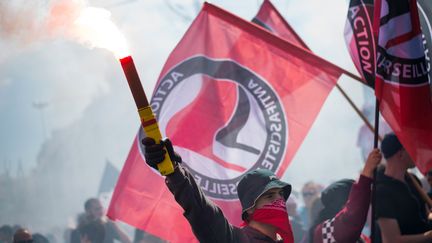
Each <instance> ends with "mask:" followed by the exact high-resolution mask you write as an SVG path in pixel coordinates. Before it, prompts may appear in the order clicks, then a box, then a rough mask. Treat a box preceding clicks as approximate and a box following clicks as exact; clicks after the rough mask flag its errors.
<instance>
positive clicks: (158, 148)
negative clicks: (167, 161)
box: [141, 137, 182, 170]
mask: <svg viewBox="0 0 432 243" xmlns="http://www.w3.org/2000/svg"><path fill="white" fill-rule="evenodd" d="M141 142H142V144H143V145H144V157H145V159H146V163H147V164H148V165H149V166H150V167H152V168H154V169H156V170H157V164H159V163H160V162H162V161H163V160H164V158H165V153H166V151H165V150H164V147H165V148H166V150H167V151H168V155H169V157H170V158H171V161H172V163H173V166H174V167H175V166H176V165H177V164H178V163H181V162H182V158H181V157H180V155H178V154H177V153H176V152H174V148H173V146H172V143H171V141H170V140H169V139H168V138H166V139H164V140H162V141H161V142H160V144H156V142H155V140H154V139H153V138H149V137H146V138H144V139H143V140H141Z"/></svg>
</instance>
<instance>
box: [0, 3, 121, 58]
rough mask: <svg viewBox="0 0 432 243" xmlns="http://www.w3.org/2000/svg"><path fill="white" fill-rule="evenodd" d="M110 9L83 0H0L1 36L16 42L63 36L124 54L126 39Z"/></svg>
mask: <svg viewBox="0 0 432 243" xmlns="http://www.w3.org/2000/svg"><path fill="white" fill-rule="evenodd" d="M110 16H111V14H110V12H109V11H107V10H105V9H102V8H95V7H89V6H88V4H87V2H86V1H84V0H52V1H47V0H33V1H25V0H14V1H2V2H0V36H1V37H2V40H3V41H4V40H6V41H8V42H11V43H13V44H14V45H18V46H21V47H22V46H27V45H29V44H32V43H35V42H38V41H43V40H47V39H56V38H66V39H68V40H71V41H76V42H79V43H81V44H84V45H86V46H88V47H91V48H92V47H100V48H105V49H109V50H111V51H113V52H114V53H115V54H116V55H117V56H119V57H122V56H124V55H126V54H127V52H128V50H127V44H126V40H125V38H124V37H123V35H122V34H121V33H120V31H119V30H118V29H117V27H116V26H115V25H114V23H113V22H112V21H111V20H110Z"/></svg>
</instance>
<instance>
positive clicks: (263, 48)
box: [108, 3, 342, 242]
mask: <svg viewBox="0 0 432 243" xmlns="http://www.w3.org/2000/svg"><path fill="white" fill-rule="evenodd" d="M341 73H342V71H341V70H340V69H338V68H337V67H335V66H334V65H331V64H329V63H327V62H325V61H323V60H322V59H320V58H317V57H316V56H314V55H313V54H312V53H310V52H308V51H306V50H304V49H302V48H299V47H298V46H295V45H293V44H291V43H289V42H286V41H285V40H283V39H281V38H278V37H277V36H275V35H272V34H271V33H269V32H268V31H265V30H263V29H262V28H260V27H258V26H256V25H254V24H252V23H250V22H248V21H245V20H243V19H241V18H238V17H236V16H234V15H232V14H231V13H228V12H226V11H224V10H222V9H219V8H217V7H215V6H213V5H211V4H208V3H205V4H204V7H203V9H202V10H201V12H200V13H199V15H198V16H197V18H196V19H195V20H194V22H193V23H192V25H191V26H190V27H189V29H188V31H187V32H186V34H185V35H184V36H183V38H182V39H181V41H180V42H179V43H178V45H177V46H176V48H175V49H174V50H173V52H172V53H171V54H170V56H169V58H168V60H167V61H166V63H165V66H164V67H163V69H162V72H161V75H160V77H159V80H158V82H157V84H156V87H155V90H154V93H153V97H152V100H151V106H152V108H153V111H154V112H155V114H156V116H157V118H158V121H159V127H160V129H161V132H162V134H163V135H165V136H167V137H169V138H170V139H171V141H172V142H173V145H174V148H175V150H176V151H177V152H178V153H179V154H180V155H181V156H182V158H183V160H184V162H183V164H182V165H183V166H185V167H187V168H188V169H189V170H190V171H191V172H192V174H193V175H194V178H195V180H196V181H197V183H198V184H199V185H200V187H201V188H202V190H203V191H204V192H205V193H206V195H207V196H208V197H209V198H211V199H212V200H213V201H214V202H215V203H216V204H217V205H218V206H219V207H220V208H221V209H222V211H223V213H224V215H225V216H226V217H227V219H228V220H229V221H230V222H231V223H233V224H234V225H239V224H240V222H241V207H240V204H239V202H238V198H237V192H236V185H237V183H238V181H239V180H240V178H241V176H242V175H243V174H244V173H245V172H248V171H250V170H255V169H258V168H267V169H269V170H271V171H273V172H274V173H275V174H276V175H277V176H279V177H280V176H282V175H283V174H284V172H285V170H286V169H287V167H288V165H289V163H290V162H291V160H292V158H293V156H294V154H295V153H296V151H297V149H298V148H299V146H300V144H301V143H302V141H303V139H304V138H305V136H306V134H307V132H308V131H309V129H310V127H311V126H312V123H313V122H314V120H315V118H316V116H317V115H318V113H319V111H320V109H321V107H322V105H323V103H324V101H325V100H326V98H327V96H328V94H329V92H330V91H331V90H332V88H333V87H334V85H335V84H336V81H337V79H338V78H339V76H340V75H341ZM143 136H144V134H143V132H142V129H140V132H139V133H138V135H137V137H136V139H135V140H134V142H133V145H132V148H131V150H130V153H129V156H128V158H127V160H126V162H125V165H124V167H123V170H122V172H121V174H120V178H119V180H118V183H117V186H116V189H115V191H114V195H113V197H112V200H111V204H110V207H109V210H108V216H109V217H110V218H112V219H119V220H122V221H124V222H126V223H128V224H130V225H133V226H135V227H137V228H140V229H142V230H144V231H146V232H148V233H151V234H154V235H156V236H158V237H160V238H163V239H165V240H168V241H172V242H190V241H196V239H195V237H194V236H193V234H192V231H191V228H190V226H189V224H188V222H187V221H186V219H185V218H184V217H183V216H182V212H183V210H182V209H181V208H180V206H178V205H177V203H176V202H175V200H174V198H173V196H172V195H171V193H170V192H169V191H168V189H167V188H166V185H165V183H164V178H163V177H162V176H160V174H159V173H158V172H157V171H155V170H153V169H151V168H150V167H148V166H147V165H145V162H144V156H143V148H142V146H141V143H140V140H141V139H142V138H143Z"/></svg>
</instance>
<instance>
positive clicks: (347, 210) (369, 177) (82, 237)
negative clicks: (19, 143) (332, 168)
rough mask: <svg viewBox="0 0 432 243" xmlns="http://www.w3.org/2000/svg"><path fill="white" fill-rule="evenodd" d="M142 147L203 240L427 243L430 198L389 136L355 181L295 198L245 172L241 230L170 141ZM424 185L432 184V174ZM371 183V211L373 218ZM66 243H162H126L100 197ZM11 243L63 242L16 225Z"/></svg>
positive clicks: (5, 239)
mask: <svg viewBox="0 0 432 243" xmlns="http://www.w3.org/2000/svg"><path fill="white" fill-rule="evenodd" d="M143 145H144V147H145V157H146V162H147V163H148V165H149V166H151V167H153V168H157V164H158V163H160V162H161V161H163V160H164V158H165V156H169V157H170V158H171V161H173V163H174V167H175V170H174V172H173V173H172V174H170V175H167V177H166V183H167V187H168V189H169V190H170V191H171V192H172V194H173V195H174V196H175V199H176V201H177V202H178V204H179V205H180V206H181V207H182V208H183V209H184V211H185V212H184V215H185V217H186V219H187V220H188V221H189V224H190V225H191V227H192V230H193V232H194V234H195V236H196V237H197V239H198V240H199V241H200V242H289V243H291V242H293V243H294V242H295V243H321V242H322V243H327V242H328V243H333V242H342V243H351V242H352V243H357V242H371V238H370V232H371V231H375V234H374V236H375V238H374V239H373V242H383V243H393V242H413V243H415V242H432V223H431V222H432V221H431V219H432V214H431V213H430V209H431V206H432V204H431V203H430V201H429V202H428V200H426V199H427V198H429V197H431V196H432V192H430V191H429V192H426V191H425V190H424V189H422V187H421V182H420V180H419V179H418V178H417V177H416V176H415V175H413V174H411V173H409V172H408V169H410V168H413V167H414V162H413V160H412V159H411V158H410V156H409V154H408V153H407V151H405V149H404V148H403V146H402V144H401V143H400V142H399V140H398V138H397V136H396V135H395V134H393V133H389V134H387V135H386V136H385V137H384V139H383V141H382V143H381V149H374V150H372V151H371V152H370V153H369V155H368V156H367V158H366V161H365V163H364V166H363V169H362V171H361V172H360V175H359V177H358V180H357V181H355V180H352V179H346V178H345V179H343V178H342V179H340V180H337V181H335V182H334V183H332V184H330V185H328V186H327V187H324V186H322V185H320V184H318V183H316V182H313V181H309V182H307V183H305V184H304V186H303V187H302V188H301V190H299V192H298V193H297V192H293V193H292V188H291V185H290V184H289V183H287V182H283V181H281V180H280V179H278V178H277V177H276V176H275V175H274V174H273V173H272V172H271V171H268V170H264V169H259V170H255V171H250V172H248V173H246V174H245V175H244V176H243V178H242V179H241V181H240V182H239V184H238V187H237V191H238V196H239V200H240V203H241V206H242V213H241V215H239V217H241V219H242V220H243V224H242V226H241V227H239V226H234V225H232V224H230V222H228V220H227V219H226V218H225V217H224V215H223V213H222V211H221V210H220V209H219V208H218V207H217V206H216V205H215V204H213V202H212V201H211V200H208V198H207V197H206V196H205V194H204V193H203V191H202V190H201V189H200V188H199V186H197V184H196V182H195V180H194V177H193V176H192V174H191V173H190V172H189V171H188V169H187V168H186V167H184V166H182V158H181V157H180V156H179V155H178V154H177V153H175V151H174V150H173V146H172V144H171V142H169V140H165V141H162V142H161V143H160V144H156V143H155V141H154V140H152V139H151V138H145V139H144V140H143ZM382 157H383V158H384V159H385V162H384V163H381V162H382ZM374 175H375V178H374ZM424 179H425V180H426V181H427V182H429V184H432V171H431V172H430V173H427V175H426V177H425V178H424ZM374 180H375V188H376V192H375V200H374V201H375V204H374V205H375V208H374V216H371V213H370V212H371V210H370V202H371V197H372V190H371V188H372V183H373V182H374ZM300 198H301V199H302V200H303V202H300V200H299V199H300ZM368 212H369V213H368ZM372 226H375V228H373V229H372ZM132 238H133V240H131V239H132ZM63 240H64V241H65V242H67V243H114V242H121V243H131V242H132V241H133V242H134V243H144V242H164V241H163V240H161V239H159V238H157V237H155V236H152V235H150V234H148V233H146V232H144V231H141V230H139V229H136V230H135V234H134V236H133V237H131V236H130V235H128V234H127V233H125V231H124V230H122V229H121V228H120V227H119V226H118V225H117V224H116V223H115V222H112V221H110V220H109V219H107V218H106V216H105V209H104V208H103V206H102V203H101V201H100V200H99V199H97V198H90V199H88V200H87V201H86V202H85V203H84V212H83V213H81V214H79V215H78V216H77V226H76V228H74V229H71V230H68V231H66V233H65V234H64V239H63ZM12 242H13V243H33V242H35V243H48V242H51V243H55V242H62V241H61V240H55V239H54V237H52V236H51V235H45V236H44V235H42V234H40V233H32V232H31V229H27V228H25V227H21V226H18V225H15V226H9V225H3V226H1V227H0V243H12Z"/></svg>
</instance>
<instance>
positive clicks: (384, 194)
mask: <svg viewBox="0 0 432 243" xmlns="http://www.w3.org/2000/svg"><path fill="white" fill-rule="evenodd" d="M405 180H406V182H407V183H404V182H402V181H399V180H396V179H393V178H391V177H388V176H386V175H384V174H381V175H379V176H378V179H377V184H376V218H377V219H378V218H391V219H396V220H397V222H398V224H399V228H400V231H401V234H402V235H409V234H420V233H424V232H426V231H427V230H429V226H428V224H427V221H426V213H425V209H424V203H423V202H422V201H421V198H419V197H420V196H419V195H418V192H417V191H415V188H414V187H413V185H412V184H411V182H410V181H409V179H408V178H406V179H405Z"/></svg>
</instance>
